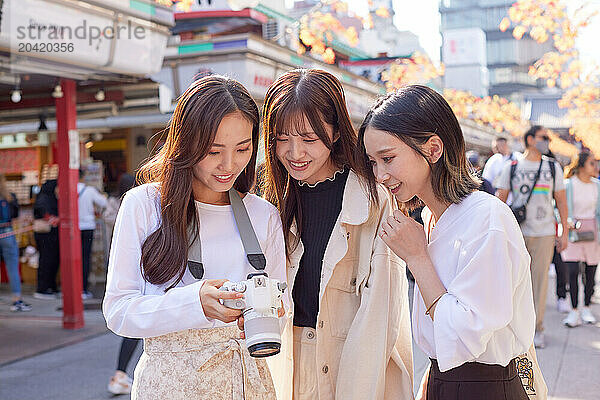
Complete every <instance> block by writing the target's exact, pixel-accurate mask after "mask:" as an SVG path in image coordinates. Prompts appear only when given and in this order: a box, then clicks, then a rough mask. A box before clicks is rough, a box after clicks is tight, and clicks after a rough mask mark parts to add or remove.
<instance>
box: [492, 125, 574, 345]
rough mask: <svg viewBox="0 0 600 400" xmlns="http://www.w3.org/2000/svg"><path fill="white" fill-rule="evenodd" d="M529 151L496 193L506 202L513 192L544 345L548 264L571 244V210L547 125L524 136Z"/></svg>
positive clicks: (537, 342) (538, 330)
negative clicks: (550, 154)
mask: <svg viewBox="0 0 600 400" xmlns="http://www.w3.org/2000/svg"><path fill="white" fill-rule="evenodd" d="M524 141H525V153H523V158H522V159H520V160H515V161H512V162H511V163H510V164H509V165H506V166H505V167H504V170H503V171H502V173H501V175H500V178H499V179H498V191H497V193H496V195H497V196H498V197H499V198H500V199H501V200H502V201H504V202H506V200H507V198H508V195H509V193H511V194H512V197H513V202H512V205H511V208H512V210H513V213H514V214H515V218H516V219H517V222H519V224H520V226H521V232H522V233H523V238H524V239H525V245H526V246H527V250H528V251H529V255H530V256H531V283H532V286H533V299H534V305H535V312H536V327H535V338H534V344H535V346H536V347H539V348H543V347H545V345H546V341H545V337H544V332H543V331H544V324H543V323H544V312H545V310H546V295H547V292H548V267H549V266H550V263H551V262H552V255H553V252H554V245H555V242H556V245H557V248H558V251H559V252H560V251H562V250H564V249H565V248H566V247H567V245H568V243H569V242H568V224H567V217H568V210H567V199H566V193H565V184H564V180H563V172H562V169H561V167H560V165H559V164H558V163H557V162H556V161H554V160H553V159H551V158H548V157H546V156H545V154H548V152H549V148H548V146H549V143H550V138H549V136H548V133H547V131H546V129H545V128H543V127H542V126H539V125H536V126H533V127H531V128H530V129H529V130H528V131H527V132H526V133H525V136H524ZM553 199H554V200H555V201H556V207H557V208H558V212H559V214H560V220H561V224H562V226H563V232H562V234H561V236H560V237H558V238H556V232H555V229H554V221H555V218H554V207H553V204H552V200H553Z"/></svg>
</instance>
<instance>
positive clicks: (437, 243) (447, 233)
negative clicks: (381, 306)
mask: <svg viewBox="0 0 600 400" xmlns="http://www.w3.org/2000/svg"><path fill="white" fill-rule="evenodd" d="M423 221H425V223H426V225H429V223H428V221H431V212H430V211H429V209H427V208H425V209H424V210H423ZM425 231H426V232H427V231H428V226H425ZM427 251H428V253H429V256H430V258H431V261H432V262H433V265H434V267H435V269H436V271H437V273H438V275H439V277H440V280H441V281H442V283H443V284H444V287H446V289H447V291H448V293H446V294H444V295H443V296H442V297H441V299H440V300H439V301H438V303H437V306H436V309H435V319H434V321H432V320H431V318H430V317H429V316H427V315H425V310H426V309H427V308H426V306H425V304H424V303H423V299H422V297H421V293H420V291H419V289H418V287H416V288H415V292H414V303H413V304H414V307H413V313H412V320H413V335H414V338H415V341H416V343H417V344H418V345H419V347H420V348H421V349H422V350H423V351H424V352H425V353H426V354H427V355H428V356H429V357H431V358H435V359H437V361H438V364H439V367H440V370H441V371H447V370H449V369H451V368H454V367H458V366H460V365H462V364H464V363H466V362H471V361H477V362H480V363H484V364H499V365H502V366H506V365H508V363H509V362H510V360H512V359H513V358H515V357H516V356H518V355H520V354H523V353H524V352H526V351H527V350H528V349H529V347H530V346H531V344H532V342H533V334H534V330H535V312H534V308H533V295H532V289H531V274H530V272H529V263H530V257H529V254H528V253H527V249H526V248H525V242H524V240H523V236H522V235H521V232H520V230H519V226H518V224H517V222H516V221H515V219H514V217H513V215H512V212H511V210H510V209H509V208H508V206H507V205H506V204H504V203H503V202H502V201H500V200H499V199H497V198H496V197H494V196H491V195H489V194H487V193H484V192H480V191H477V192H474V193H472V194H470V195H468V196H467V197H466V198H465V199H464V200H463V201H462V202H461V203H459V204H452V205H450V206H449V207H448V209H446V211H445V212H444V213H443V214H442V216H441V217H440V219H439V221H438V222H437V224H436V225H435V227H434V228H433V230H432V231H431V235H430V238H429V244H428V246H427Z"/></svg>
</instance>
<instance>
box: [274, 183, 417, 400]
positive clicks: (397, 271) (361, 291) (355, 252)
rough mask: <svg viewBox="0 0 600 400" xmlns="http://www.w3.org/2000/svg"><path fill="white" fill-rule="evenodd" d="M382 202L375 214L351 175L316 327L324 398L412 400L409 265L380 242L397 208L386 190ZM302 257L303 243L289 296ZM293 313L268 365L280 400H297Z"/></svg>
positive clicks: (291, 265) (292, 267)
mask: <svg viewBox="0 0 600 400" xmlns="http://www.w3.org/2000/svg"><path fill="white" fill-rule="evenodd" d="M379 199H380V201H379V203H380V205H379V208H378V209H373V208H371V209H370V207H369V195H368V194H367V192H365V190H364V188H363V186H361V183H360V181H359V178H358V176H357V175H356V174H355V173H354V172H353V171H350V174H349V176H348V180H347V183H346V188H345V190H344V196H343V200H342V210H341V212H340V215H339V217H338V220H337V221H336V224H335V226H334V228H333V231H332V234H331V237H330V239H329V243H328V245H327V248H326V250H325V255H324V258H323V266H322V273H321V288H320V293H319V313H318V315H317V327H316V332H317V344H316V346H317V348H316V353H317V364H318V365H317V369H318V370H319V377H318V390H319V400H333V399H338V400H354V399H355V400H371V399H373V400H379V399H394V400H407V399H412V398H413V360H412V345H411V343H412V342H411V328H410V314H409V304H408V281H407V279H406V272H405V266H406V265H405V263H404V261H402V260H401V259H399V258H398V257H397V256H396V255H395V254H394V253H393V252H391V251H390V250H389V249H388V247H387V246H386V245H385V243H384V242H383V241H382V240H381V239H380V238H379V236H378V232H379V226H380V224H381V222H382V221H383V220H384V219H385V218H387V217H388V216H389V215H391V213H392V204H393V203H392V201H391V198H390V195H389V193H388V192H387V191H385V190H384V189H383V188H379ZM290 234H291V235H294V234H295V229H293V228H292V232H290ZM303 251H304V247H303V245H302V243H299V245H298V247H297V249H296V250H295V251H294V252H293V253H292V254H291V255H290V259H289V261H288V264H287V279H288V287H289V293H292V290H293V287H294V279H295V276H296V272H297V270H298V266H299V264H300V259H301V258H302V254H303ZM290 297H291V296H290ZM293 308H294V307H293V304H292V307H291V309H290V310H289V314H288V316H289V323H288V324H287V326H286V328H285V331H284V333H283V336H282V351H281V353H280V354H279V355H278V356H276V357H270V359H269V360H268V362H269V366H270V369H271V374H272V376H273V381H274V384H275V388H276V390H277V394H278V399H280V400H281V399H285V400H289V399H291V398H292V384H293V382H292V376H293V375H292V374H293V360H292V355H293V329H292V323H291V321H293Z"/></svg>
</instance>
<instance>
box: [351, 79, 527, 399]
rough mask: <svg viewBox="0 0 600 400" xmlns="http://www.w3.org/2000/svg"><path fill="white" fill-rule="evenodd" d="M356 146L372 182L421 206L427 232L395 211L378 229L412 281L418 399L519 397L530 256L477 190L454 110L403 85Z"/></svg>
mask: <svg viewBox="0 0 600 400" xmlns="http://www.w3.org/2000/svg"><path fill="white" fill-rule="evenodd" d="M359 146H360V154H359V155H360V156H361V157H362V160H363V162H362V163H361V165H362V166H363V170H364V172H363V173H364V174H365V175H367V176H368V177H369V180H370V182H371V183H372V184H373V183H374V182H376V181H377V182H379V183H382V184H383V185H385V186H386V187H387V188H388V189H389V190H390V192H391V193H392V194H393V195H394V196H395V198H396V199H397V200H398V201H399V202H401V203H404V205H405V206H407V207H409V208H410V207H413V206H415V205H416V204H417V203H420V202H423V203H424V204H425V208H424V210H423V213H422V216H423V221H424V223H425V227H424V228H425V229H423V226H421V225H420V224H418V223H417V222H415V221H414V220H412V219H410V218H408V217H407V216H405V215H404V214H403V213H402V212H400V211H394V214H393V216H390V217H388V218H387V220H386V221H385V222H384V223H383V226H382V229H381V232H380V237H381V238H382V239H383V240H384V241H385V243H386V244H387V245H388V246H389V247H390V249H392V250H393V252H394V253H396V255H398V256H399V257H401V258H402V259H404V260H405V261H406V263H407V265H408V267H409V269H410V271H411V272H412V274H413V276H414V277H415V280H416V283H417V285H416V287H415V293H414V303H413V313H412V322H413V337H414V339H415V341H416V343H417V344H418V345H419V347H420V348H421V349H422V350H423V351H424V352H425V353H426V354H427V355H428V356H429V357H430V359H431V367H430V369H429V372H428V374H426V375H425V378H424V380H423V384H422V391H423V392H425V393H426V394H425V395H424V396H423V397H422V398H426V399H427V400H455V399H456V400H458V399H460V400H469V399H479V400H480V399H486V400H496V399H498V400H499V399H503V400H504V399H523V400H526V399H527V394H526V393H525V391H524V389H523V386H522V384H521V380H520V378H519V376H518V374H517V369H516V366H515V358H516V357H517V356H519V355H521V354H523V353H525V352H526V351H527V350H529V349H530V348H531V345H532V343H533V334H534V325H535V314H534V309H533V297H532V291H531V275H530V271H529V261H530V258H529V255H528V253H527V250H526V248H525V243H524V240H523V236H522V235H521V232H520V230H519V226H518V224H517V222H516V220H515V218H514V216H513V214H512V212H511V210H510V209H509V208H508V206H507V205H506V204H504V203H503V202H501V201H500V200H499V199H497V198H496V197H494V196H492V195H489V194H487V193H484V192H481V191H478V190H477V189H478V187H479V185H480V182H479V181H478V179H477V178H476V177H475V175H474V174H473V172H472V171H473V170H472V169H471V168H470V165H469V164H468V163H467V160H466V157H465V143H464V138H463V134H462V131H461V128H460V125H459V123H458V121H457V119H456V117H455V115H454V113H453V112H452V109H451V108H450V106H449V105H448V103H446V101H445V100H444V98H443V97H442V96H441V95H440V94H438V93H437V92H435V91H434V90H432V89H430V88H428V87H425V86H419V85H413V86H408V87H405V88H403V89H400V90H398V91H397V92H395V93H392V94H389V95H387V96H385V97H383V98H381V99H380V100H379V101H378V102H377V103H376V104H375V105H374V106H373V107H372V108H371V110H370V111H369V113H368V114H367V116H366V117H365V120H364V122H363V124H362V126H361V128H360V130H359ZM427 376H428V380H427ZM505 396H506V397H505Z"/></svg>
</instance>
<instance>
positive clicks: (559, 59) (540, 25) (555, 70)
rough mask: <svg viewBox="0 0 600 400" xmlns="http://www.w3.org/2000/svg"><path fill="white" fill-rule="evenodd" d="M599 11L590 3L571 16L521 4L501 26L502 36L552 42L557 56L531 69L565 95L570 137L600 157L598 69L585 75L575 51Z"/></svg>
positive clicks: (559, 7)
mask: <svg viewBox="0 0 600 400" xmlns="http://www.w3.org/2000/svg"><path fill="white" fill-rule="evenodd" d="M597 13H598V10H597V9H596V10H594V9H593V8H592V4H591V3H589V2H588V3H585V4H584V5H583V6H581V7H579V8H577V9H576V10H575V11H574V12H572V13H569V12H568V10H567V4H566V2H565V1H558V0H519V1H517V2H515V3H514V4H513V5H512V6H511V8H510V9H509V12H508V17H506V18H504V19H503V20H502V22H501V23H500V28H501V29H502V30H507V29H508V28H510V27H511V26H513V36H514V37H515V38H517V39H521V38H522V37H523V36H524V35H525V34H529V36H531V38H533V39H534V40H536V41H537V42H538V43H544V42H546V41H548V40H550V39H552V41H553V45H554V50H553V51H551V52H548V53H546V54H544V56H543V57H542V58H541V59H539V60H538V61H536V62H535V63H534V65H533V66H531V67H530V69H529V74H530V75H531V76H533V77H535V78H539V79H544V80H545V82H546V85H547V86H549V87H554V86H559V87H560V88H561V89H563V90H564V94H563V96H562V98H561V99H560V100H559V101H558V106H559V107H561V108H565V109H567V116H566V117H567V119H568V120H569V121H570V122H571V128H570V133H571V134H572V135H573V136H575V138H577V139H578V140H580V141H581V142H582V143H583V144H584V145H585V146H586V147H588V148H589V149H590V150H592V151H593V152H594V154H595V155H596V156H597V157H600V84H599V74H598V70H597V68H591V69H590V71H591V72H587V71H584V68H583V65H582V63H581V61H580V58H579V52H578V51H577V48H576V46H575V44H576V39H577V37H578V36H579V35H580V33H581V30H582V29H584V28H585V27H586V26H588V25H589V23H590V21H591V20H592V18H594V17H595V16H596V15H597Z"/></svg>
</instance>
